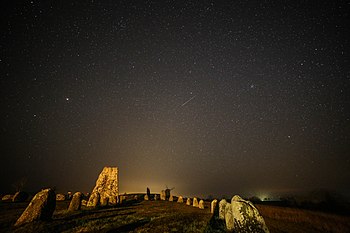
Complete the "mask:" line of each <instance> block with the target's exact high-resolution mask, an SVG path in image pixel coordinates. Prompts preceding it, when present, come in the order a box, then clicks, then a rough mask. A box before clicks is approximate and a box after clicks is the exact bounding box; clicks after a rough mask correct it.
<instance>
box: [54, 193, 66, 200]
mask: <svg viewBox="0 0 350 233" xmlns="http://www.w3.org/2000/svg"><path fill="white" fill-rule="evenodd" d="M64 200H66V196H65V195H64V194H61V193H57V194H56V201H64Z"/></svg>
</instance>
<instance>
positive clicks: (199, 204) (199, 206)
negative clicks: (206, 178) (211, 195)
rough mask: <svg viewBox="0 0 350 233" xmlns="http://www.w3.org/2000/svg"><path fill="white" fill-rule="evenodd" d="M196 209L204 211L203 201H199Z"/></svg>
mask: <svg viewBox="0 0 350 233" xmlns="http://www.w3.org/2000/svg"><path fill="white" fill-rule="evenodd" d="M198 208H199V209H202V210H204V201H203V200H200V201H199V203H198Z"/></svg>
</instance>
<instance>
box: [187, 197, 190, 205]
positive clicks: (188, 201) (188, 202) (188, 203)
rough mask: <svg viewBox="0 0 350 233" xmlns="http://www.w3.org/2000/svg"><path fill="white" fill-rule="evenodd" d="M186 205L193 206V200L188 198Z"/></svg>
mask: <svg viewBox="0 0 350 233" xmlns="http://www.w3.org/2000/svg"><path fill="white" fill-rule="evenodd" d="M186 205H191V198H189V197H188V198H187V201H186Z"/></svg>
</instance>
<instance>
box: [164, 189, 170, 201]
mask: <svg viewBox="0 0 350 233" xmlns="http://www.w3.org/2000/svg"><path fill="white" fill-rule="evenodd" d="M170 192H171V189H168V188H167V189H165V199H166V200H169V198H170V196H171V193H170Z"/></svg>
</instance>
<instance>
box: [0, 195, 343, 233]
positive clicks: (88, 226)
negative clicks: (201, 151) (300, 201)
mask: <svg viewBox="0 0 350 233" xmlns="http://www.w3.org/2000/svg"><path fill="white" fill-rule="evenodd" d="M27 204H28V202H27V203H0V232H67V233H68V232H225V230H223V229H222V227H221V225H220V224H215V223H214V224H213V219H212V215H211V214H210V209H209V202H206V203H205V205H206V208H205V209H204V210H201V209H199V208H194V207H192V206H186V204H184V203H182V204H180V203H176V202H168V201H135V200H130V201H127V202H126V203H124V204H123V205H120V206H117V207H113V208H100V209H94V210H93V209H86V208H84V209H83V210H81V211H77V212H74V213H68V212H67V208H68V205H69V201H60V202H57V207H56V210H55V213H54V216H53V220H52V221H49V222H35V223H31V224H27V225H24V226H22V227H19V228H14V227H13V224H14V223H15V222H16V220H17V218H18V217H19V216H20V215H21V213H22V212H23V210H24V209H25V207H26V206H27ZM257 208H258V209H259V212H260V213H261V215H262V216H263V217H264V219H265V221H266V224H267V226H268V227H269V229H270V231H271V233H274V232H311V233H312V232H350V216H340V215H335V214H325V213H321V212H313V211H306V210H300V209H293V208H287V207H275V206H265V205H257Z"/></svg>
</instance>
